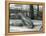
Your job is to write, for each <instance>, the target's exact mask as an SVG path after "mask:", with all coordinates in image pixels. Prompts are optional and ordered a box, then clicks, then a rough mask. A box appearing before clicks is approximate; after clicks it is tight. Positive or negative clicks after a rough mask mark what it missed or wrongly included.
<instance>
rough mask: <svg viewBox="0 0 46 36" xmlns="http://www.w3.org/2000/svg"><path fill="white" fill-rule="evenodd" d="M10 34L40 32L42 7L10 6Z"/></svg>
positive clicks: (30, 5)
mask: <svg viewBox="0 0 46 36" xmlns="http://www.w3.org/2000/svg"><path fill="white" fill-rule="evenodd" d="M9 11H10V15H9V17H10V32H21V31H41V28H42V15H43V6H42V5H39V4H37V5H34V4H29V5H23V4H10V9H9Z"/></svg>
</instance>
